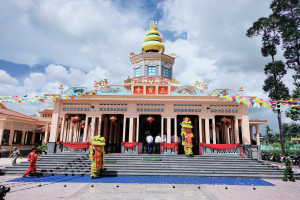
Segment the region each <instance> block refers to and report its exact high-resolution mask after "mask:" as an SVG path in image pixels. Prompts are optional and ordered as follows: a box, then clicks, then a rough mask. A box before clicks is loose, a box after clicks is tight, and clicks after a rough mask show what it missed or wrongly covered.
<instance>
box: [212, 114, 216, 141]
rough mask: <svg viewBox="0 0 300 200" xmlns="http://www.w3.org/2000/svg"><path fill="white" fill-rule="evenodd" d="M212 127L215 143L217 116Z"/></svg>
mask: <svg viewBox="0 0 300 200" xmlns="http://www.w3.org/2000/svg"><path fill="white" fill-rule="evenodd" d="M212 129H213V144H216V143H217V142H216V121H215V117H214V118H213V119H212Z"/></svg>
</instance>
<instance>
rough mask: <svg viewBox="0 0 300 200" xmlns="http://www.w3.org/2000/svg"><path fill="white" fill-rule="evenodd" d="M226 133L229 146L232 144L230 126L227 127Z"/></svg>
mask: <svg viewBox="0 0 300 200" xmlns="http://www.w3.org/2000/svg"><path fill="white" fill-rule="evenodd" d="M225 133H226V137H227V144H230V133H229V126H226V125H225Z"/></svg>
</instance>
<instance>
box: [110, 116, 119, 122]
mask: <svg viewBox="0 0 300 200" xmlns="http://www.w3.org/2000/svg"><path fill="white" fill-rule="evenodd" d="M109 119H110V121H111V122H112V123H115V121H117V117H115V116H112V117H110V118H109Z"/></svg>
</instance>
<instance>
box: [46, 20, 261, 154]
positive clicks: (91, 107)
mask: <svg viewBox="0 0 300 200" xmlns="http://www.w3.org/2000/svg"><path fill="white" fill-rule="evenodd" d="M129 57H130V61H131V64H132V65H131V66H132V73H131V76H129V77H128V79H127V80H125V81H124V83H123V84H120V85H109V83H108V80H107V79H104V80H101V81H95V86H94V88H93V89H88V88H86V87H71V88H68V89H66V90H64V89H63V85H61V86H60V89H61V95H72V94H84V93H89V95H78V96H76V98H73V99H58V100H57V101H56V102H54V108H53V114H52V121H51V127H52V128H51V132H50V135H48V134H46V136H45V142H48V143H49V144H50V143H55V142H57V141H62V142H74V143H79V142H89V141H90V139H91V138H92V137H93V136H95V135H101V136H103V137H104V138H105V139H106V146H105V148H106V151H107V152H108V153H120V152H121V146H122V143H124V142H125V143H134V142H136V143H138V145H139V148H135V149H133V151H136V153H143V152H144V146H145V144H146V142H145V138H146V135H147V134H151V135H152V136H153V137H155V136H156V135H158V134H159V135H161V137H162V138H163V139H165V143H175V142H179V141H178V137H177V136H179V137H180V133H181V126H180V123H181V122H182V121H183V118H185V117H188V118H190V120H191V122H192V125H193V134H194V138H193V144H194V147H195V154H197V146H198V145H199V143H207V144H236V143H241V144H246V145H247V144H248V145H249V144H253V143H254V141H256V142H257V145H259V141H260V140H259V137H260V135H259V129H258V125H259V124H263V123H266V122H267V121H265V120H250V119H249V116H248V107H247V106H246V105H242V104H238V103H234V102H229V101H225V100H222V99H220V98H218V97H216V96H209V95H208V94H209V93H215V94H226V95H233V96H239V95H242V93H243V88H242V87H240V88H238V90H237V91H235V90H233V89H230V88H217V89H214V90H211V91H208V84H206V83H202V82H199V81H196V82H195V85H181V84H180V83H179V81H178V80H176V78H175V77H174V74H173V67H174V62H175V59H176V54H174V53H172V54H169V55H166V54H164V45H163V43H162V37H161V34H160V33H159V32H158V31H157V27H156V24H155V23H154V22H152V23H151V25H150V30H149V31H148V32H147V34H146V36H145V40H144V43H143V45H142V48H141V53H139V54H135V53H130V54H129ZM91 91H93V92H92V93H93V94H92V95H90V93H91ZM47 95H49V96H51V95H58V94H47ZM49 124H50V122H49ZM253 127H255V132H256V133H257V134H256V138H254V134H253ZM137 149H139V150H137Z"/></svg>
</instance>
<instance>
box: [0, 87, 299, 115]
mask: <svg viewBox="0 0 300 200" xmlns="http://www.w3.org/2000/svg"><path fill="white" fill-rule="evenodd" d="M95 94H96V91H94V90H93V91H90V92H84V93H77V94H63V95H54V96H28V95H24V96H0V103H23V102H42V103H45V102H46V101H52V102H55V101H57V100H59V99H75V98H77V97H80V96H87V95H95ZM208 95H209V96H216V97H218V98H221V99H223V100H226V101H231V102H235V103H238V104H242V105H246V106H249V107H257V108H272V109H278V108H281V107H282V106H284V107H286V110H292V111H296V110H297V109H298V108H300V100H299V98H297V99H283V100H267V99H261V98H255V97H244V96H229V95H222V94H215V93H209V94H208ZM298 112H300V111H298Z"/></svg>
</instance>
